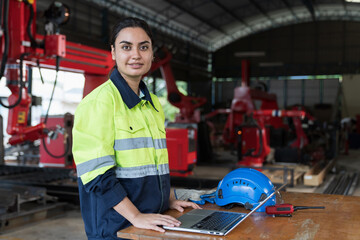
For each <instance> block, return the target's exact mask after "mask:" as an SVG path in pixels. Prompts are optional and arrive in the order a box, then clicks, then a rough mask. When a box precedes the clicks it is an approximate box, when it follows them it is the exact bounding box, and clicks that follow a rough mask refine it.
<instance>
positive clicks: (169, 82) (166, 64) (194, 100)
mask: <svg viewBox="0 0 360 240" xmlns="http://www.w3.org/2000/svg"><path fill="white" fill-rule="evenodd" d="M158 55H159V59H157V60H158V61H156V62H154V63H153V65H152V66H151V69H150V72H152V71H154V70H155V69H158V68H160V71H161V74H162V76H163V78H164V79H165V81H166V88H167V92H168V100H169V102H170V103H171V104H172V105H174V106H175V107H178V108H179V109H180V113H179V115H178V116H177V117H176V120H175V122H178V123H194V122H200V113H199V112H196V109H197V108H199V107H200V106H202V105H204V104H205V103H206V98H204V97H191V96H185V95H184V94H182V93H181V92H180V91H179V89H178V88H177V86H176V82H175V78H174V75H173V73H172V69H171V65H170V60H171V58H172V55H171V53H170V52H169V51H168V50H167V49H166V48H162V49H160V51H159V52H158Z"/></svg>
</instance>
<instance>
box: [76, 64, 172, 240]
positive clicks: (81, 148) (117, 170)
mask: <svg viewBox="0 0 360 240" xmlns="http://www.w3.org/2000/svg"><path fill="white" fill-rule="evenodd" d="M110 78H111V79H110V80H108V81H107V82H105V83H104V84H102V85H100V86H99V87H98V88H96V89H95V90H93V91H92V92H91V93H90V94H89V95H87V96H86V97H85V98H84V99H83V100H82V102H81V103H80V104H79V106H78V108H77V110H76V113H75V122H74V128H73V142H74V144H73V155H74V160H75V163H76V168H77V173H78V176H79V192H80V205H81V210H82V215H83V219H84V223H85V229H86V233H87V235H88V238H89V239H102V238H116V231H118V230H120V229H121V228H124V227H126V226H128V225H129V222H127V221H126V219H124V218H123V217H122V216H121V215H120V214H118V213H117V212H116V211H115V210H114V209H113V208H112V207H113V206H115V205H116V204H118V203H119V202H121V201H122V199H123V198H124V197H125V196H127V197H128V198H129V199H130V200H131V201H132V202H133V203H134V205H135V206H136V207H137V208H138V209H139V211H140V212H143V213H155V212H163V211H165V210H166V209H167V208H168V201H169V192H170V177H169V166H168V153H167V148H166V135H165V126H164V121H165V118H164V113H163V111H162V107H161V105H160V103H159V100H158V99H157V97H156V96H155V95H153V94H150V93H149V92H148V90H147V89H146V86H145V85H144V84H143V83H142V84H143V85H140V86H141V87H140V89H141V90H142V91H144V92H145V100H139V98H138V96H137V95H136V94H135V93H134V92H133V91H132V90H131V89H130V87H129V86H128V85H127V84H126V82H125V80H124V79H123V78H122V77H121V75H120V74H119V73H118V71H117V70H114V72H113V73H112V75H111V77H110ZM129 94H130V95H129ZM132 94H133V95H132ZM134 95H135V96H134ZM134 99H137V101H138V103H137V104H136V102H135V103H134V104H132V103H133V102H134V101H132V100H134ZM129 106H130V107H129Z"/></svg>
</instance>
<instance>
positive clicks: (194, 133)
mask: <svg viewBox="0 0 360 240" xmlns="http://www.w3.org/2000/svg"><path fill="white" fill-rule="evenodd" d="M156 56H157V57H156V59H157V61H156V62H154V63H153V65H152V67H151V69H150V72H151V71H153V70H154V69H157V68H160V71H161V74H162V77H163V78H164V79H165V81H166V88H167V93H168V101H169V102H170V103H171V104H172V105H174V106H175V107H177V108H179V110H180V111H179V114H177V116H176V118H175V121H174V122H171V123H168V124H167V127H166V143H167V147H168V152H169V165H170V175H172V176H180V177H186V176H188V175H191V174H192V170H193V168H194V166H195V164H196V162H197V157H198V152H197V147H198V146H197V145H198V123H199V122H200V120H201V113H200V110H199V109H198V108H199V107H200V106H202V105H204V104H205V103H206V98H203V97H192V96H185V95H184V94H182V93H181V92H180V91H179V89H178V88H177V86H176V83H175V78H174V75H173V72H172V69H171V65H170V60H171V58H172V55H171V53H170V51H169V50H168V49H167V48H165V47H163V48H160V49H159V51H157V53H156Z"/></svg>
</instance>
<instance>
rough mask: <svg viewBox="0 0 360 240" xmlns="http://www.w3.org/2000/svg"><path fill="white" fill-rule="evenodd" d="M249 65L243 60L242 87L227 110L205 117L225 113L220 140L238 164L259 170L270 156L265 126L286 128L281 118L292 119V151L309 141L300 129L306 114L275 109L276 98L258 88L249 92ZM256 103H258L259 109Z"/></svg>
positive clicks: (236, 90)
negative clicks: (230, 147) (229, 146)
mask: <svg viewBox="0 0 360 240" xmlns="http://www.w3.org/2000/svg"><path fill="white" fill-rule="evenodd" d="M248 68H249V63H248V61H247V60H243V61H242V84H241V86H240V87H237V88H235V89H234V98H233V100H232V103H231V108H230V109H219V110H216V111H214V112H213V113H210V114H208V115H207V116H206V119H208V120H209V119H210V118H211V117H213V116H215V115H216V114H219V113H226V114H228V117H227V121H226V123H225V127H224V131H223V136H222V138H223V141H224V143H225V144H229V145H232V146H234V147H235V148H236V150H237V153H238V160H239V162H238V164H240V165H245V166H253V167H261V166H262V164H263V162H264V161H265V159H266V156H267V155H268V154H269V153H270V146H269V143H270V132H269V129H268V127H267V126H272V127H273V128H275V129H279V128H285V129H288V126H287V125H285V124H284V123H283V120H282V118H283V117H291V118H292V119H293V122H294V126H295V129H296V137H297V138H296V140H295V141H294V142H293V143H292V147H294V148H299V149H301V148H303V147H304V146H306V145H307V144H308V139H307V136H306V134H305V133H304V131H303V129H302V126H301V118H304V117H305V115H306V113H305V112H304V111H299V110H290V111H289V110H282V111H280V110H278V105H277V101H276V95H275V94H270V93H267V92H265V91H262V90H259V89H251V88H250V87H248V85H249V74H248ZM255 101H258V102H260V106H259V109H258V110H257V109H256V107H255Z"/></svg>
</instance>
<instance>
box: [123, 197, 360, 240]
mask: <svg viewBox="0 0 360 240" xmlns="http://www.w3.org/2000/svg"><path fill="white" fill-rule="evenodd" d="M282 195H283V199H284V202H285V203H291V204H293V205H294V206H325V209H307V210H298V211H296V212H294V213H293V216H292V217H275V218H274V217H272V216H269V215H266V213H253V214H252V215H251V216H250V217H249V218H248V219H246V220H245V221H244V222H242V223H241V224H240V225H239V226H237V227H236V228H235V229H234V230H232V231H231V232H230V233H229V234H228V235H226V236H213V235H206V234H198V233H186V232H178V231H170V230H167V231H166V232H165V233H159V232H155V231H152V230H143V229H138V228H135V227H129V228H126V229H123V230H121V231H119V232H118V237H122V238H128V239H151V240H155V239H206V240H210V239H211V240H215V239H216V240H217V239H236V240H237V239H294V240H295V239H299V240H300V239H301V240H305V239H306V240H308V239H360V197H353V196H341V195H327V194H315V193H283V194H282ZM203 208H206V209H220V210H225V209H224V208H222V207H219V206H217V205H213V204H205V205H204V206H203ZM186 211H190V209H186ZM225 211H227V210H225ZM230 211H237V212H247V210H245V209H244V208H241V207H235V208H232V209H231V210H230ZM166 214H169V215H171V216H174V217H179V216H181V215H182V213H179V212H177V211H175V210H169V211H167V212H166Z"/></svg>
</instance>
